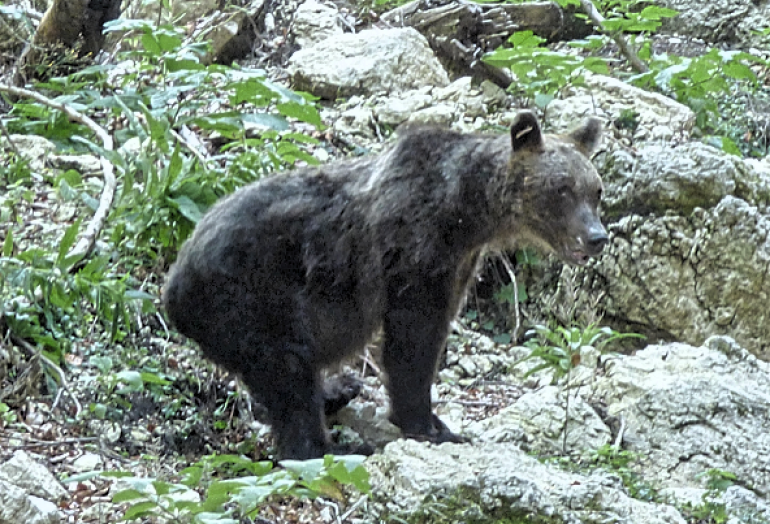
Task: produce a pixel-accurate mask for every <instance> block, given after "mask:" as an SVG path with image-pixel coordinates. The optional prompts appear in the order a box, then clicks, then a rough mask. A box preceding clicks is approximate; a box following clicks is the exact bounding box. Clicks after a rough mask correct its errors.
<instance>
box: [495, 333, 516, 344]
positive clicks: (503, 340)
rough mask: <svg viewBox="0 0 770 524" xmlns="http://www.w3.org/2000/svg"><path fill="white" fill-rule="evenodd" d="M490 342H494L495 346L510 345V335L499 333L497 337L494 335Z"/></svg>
mask: <svg viewBox="0 0 770 524" xmlns="http://www.w3.org/2000/svg"><path fill="white" fill-rule="evenodd" d="M492 340H494V341H495V343H496V344H510V343H511V334H510V333H500V334H498V335H495V336H494V338H492Z"/></svg>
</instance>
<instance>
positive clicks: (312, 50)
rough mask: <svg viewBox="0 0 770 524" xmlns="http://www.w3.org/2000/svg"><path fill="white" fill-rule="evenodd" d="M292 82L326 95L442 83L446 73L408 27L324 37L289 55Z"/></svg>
mask: <svg viewBox="0 0 770 524" xmlns="http://www.w3.org/2000/svg"><path fill="white" fill-rule="evenodd" d="M289 73H290V74H291V76H292V79H293V82H294V87H295V88H297V89H300V90H304V91H309V92H311V93H313V94H315V95H317V96H320V97H322V98H326V99H331V100H333V99H336V98H339V97H346V96H351V95H356V94H363V95H367V94H374V93H378V92H386V93H389V92H398V91H403V90H407V89H416V88H419V87H422V86H446V85H447V84H449V77H448V76H447V73H446V71H445V70H444V68H443V67H442V66H441V64H440V63H439V61H438V59H437V58H436V56H435V55H434V54H433V51H432V50H431V49H430V47H429V46H428V41H427V40H425V37H424V36H422V35H421V34H420V33H418V32H417V31H416V30H415V29H412V28H411V27H407V28H403V29H386V30H382V31H380V30H373V29H372V30H366V31H361V32H360V33H357V34H349V33H346V34H342V35H336V36H332V37H330V38H327V39H325V40H323V41H321V42H318V43H317V44H315V45H313V46H311V47H308V48H305V49H301V50H299V51H297V52H296V53H294V55H292V57H291V59H290V60H289Z"/></svg>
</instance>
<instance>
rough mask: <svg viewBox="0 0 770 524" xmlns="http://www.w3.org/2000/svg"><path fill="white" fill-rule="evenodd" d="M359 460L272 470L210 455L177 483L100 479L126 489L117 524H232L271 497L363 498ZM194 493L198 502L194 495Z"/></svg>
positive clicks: (364, 475) (119, 497)
mask: <svg viewBox="0 0 770 524" xmlns="http://www.w3.org/2000/svg"><path fill="white" fill-rule="evenodd" d="M363 459H364V457H362V456H357V455H350V456H344V457H333V456H332V455H327V456H325V457H324V458H322V459H312V460H305V461H293V460H287V461H283V462H282V463H281V465H282V466H283V468H282V469H276V468H275V467H274V465H273V463H272V462H270V461H260V462H254V461H251V460H249V459H247V458H245V457H241V456H237V455H218V456H217V455H212V456H208V457H204V458H203V459H202V460H201V461H199V462H198V463H196V464H195V465H193V466H191V467H188V468H185V469H184V470H183V471H182V472H181V474H182V480H181V481H180V482H179V483H171V482H166V481H162V480H156V479H149V478H136V477H130V476H126V475H124V474H122V473H114V472H113V473H103V475H104V476H112V477H121V478H122V480H121V481H122V482H123V483H124V484H127V485H128V486H129V487H128V488H126V489H123V490H121V491H119V492H117V493H116V494H115V496H114V497H113V502H115V503H123V502H127V503H130V506H129V507H128V509H127V510H126V512H125V514H124V516H123V520H140V519H146V518H149V517H162V518H165V519H167V520H169V521H171V522H177V523H194V524H210V523H219V524H237V523H238V522H241V521H242V520H241V519H243V518H251V519H253V518H255V517H256V515H257V513H258V512H259V508H260V506H261V504H263V503H264V502H265V501H266V500H268V499H269V498H270V497H274V496H294V497H300V498H310V499H313V498H316V497H319V496H324V497H328V498H335V499H338V500H343V499H344V494H343V492H342V487H343V486H351V487H353V488H355V489H356V490H358V491H360V492H362V493H369V491H370V486H369V474H368V472H367V471H366V469H365V468H364V467H363V466H362V465H361V463H362V461H363ZM220 476H232V478H226V479H220V478H218V477H220ZM75 480H79V479H75ZM69 481H74V480H73V479H69ZM199 491H202V492H203V497H199V496H198V492H199Z"/></svg>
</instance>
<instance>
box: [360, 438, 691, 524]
mask: <svg viewBox="0 0 770 524" xmlns="http://www.w3.org/2000/svg"><path fill="white" fill-rule="evenodd" d="M367 469H368V470H369V472H370V475H371V482H372V486H373V487H374V488H373V494H372V495H373V501H374V503H373V504H372V507H371V510H370V513H369V514H368V515H367V516H366V517H365V519H364V522H366V523H374V522H386V521H388V520H389V519H392V520H399V521H402V522H431V521H433V519H435V513H434V512H436V511H440V513H441V515H442V520H441V521H442V522H446V523H453V524H454V523H457V524H460V523H465V522H503V521H505V522H518V521H520V520H521V521H524V520H526V522H533V523H537V522H541V523H545V522H564V523H570V524H578V523H582V522H623V523H628V524H631V523H640V522H644V523H645V524H663V523H667V524H674V523H676V524H684V522H685V521H684V519H683V518H682V517H681V515H680V514H679V512H678V511H676V510H675V509H674V508H672V507H670V506H667V505H664V504H653V503H648V502H642V501H639V500H636V499H633V498H631V497H629V496H628V495H627V494H626V493H625V491H624V489H623V487H622V485H621V484H620V482H619V480H618V479H617V478H616V477H612V476H609V475H606V474H602V473H594V474H592V475H590V476H587V475H579V474H574V473H568V472H565V471H561V470H558V469H556V468H554V467H552V466H548V465H545V464H541V463H540V462H538V461H537V460H536V459H535V458H533V457H530V456H528V455H526V454H525V453H524V452H523V451H521V450H520V449H519V448H518V447H517V446H515V445H512V444H498V443H483V444H478V445H468V444H442V445H440V446H434V445H430V444H426V443H420V442H415V441H413V440H399V441H396V442H394V443H391V444H389V445H388V446H386V448H385V450H384V452H383V453H382V455H375V456H373V457H372V458H371V459H369V460H368V461H367ZM401 519H403V520H401Z"/></svg>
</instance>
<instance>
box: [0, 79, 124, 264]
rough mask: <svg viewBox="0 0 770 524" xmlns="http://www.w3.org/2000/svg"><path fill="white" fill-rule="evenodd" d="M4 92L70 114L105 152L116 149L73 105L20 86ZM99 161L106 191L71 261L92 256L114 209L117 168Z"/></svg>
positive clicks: (5, 87) (2, 90) (3, 87)
mask: <svg viewBox="0 0 770 524" xmlns="http://www.w3.org/2000/svg"><path fill="white" fill-rule="evenodd" d="M0 93H9V94H11V95H13V96H17V97H24V98H31V99H33V100H35V101H36V102H39V103H41V104H43V105H45V106H48V107H50V108H52V109H57V110H59V111H61V112H63V113H64V114H65V115H67V117H69V118H71V119H72V120H75V121H76V122H79V123H81V124H83V125H84V126H86V127H87V128H88V129H90V130H91V131H93V132H94V134H96V135H97V136H98V137H99V139H100V140H101V141H102V144H103V146H104V149H106V150H107V151H112V150H113V149H114V145H113V142H112V137H111V136H110V135H109V134H108V133H107V131H105V130H104V129H103V128H102V127H101V126H99V124H97V123H96V122H94V121H93V120H92V119H91V118H89V117H88V116H86V115H84V114H82V113H80V112H78V111H75V110H74V109H72V108H71V107H69V106H66V105H64V104H62V103H60V102H56V101H54V100H51V99H50V98H48V97H46V96H43V95H41V94H40V93H36V92H34V91H30V90H28V89H22V88H20V87H13V86H9V85H3V84H0ZM99 160H100V161H101V164H102V172H103V173H104V189H103V190H102V195H101V197H100V198H99V206H98V207H97V208H96V212H95V213H94V216H93V217H92V218H91V221H90V222H89V223H88V226H87V227H86V230H85V232H83V234H82V235H81V236H80V240H78V242H77V244H75V246H74V247H73V248H72V249H71V250H70V252H69V253H67V257H68V258H70V257H76V256H79V257H81V258H85V257H86V256H88V254H89V253H90V252H91V250H92V249H93V247H94V244H95V243H96V238H97V237H98V236H99V233H100V232H101V230H102V228H103V227H104V222H105V221H106V220H107V214H108V213H109V211H110V208H111V207H112V202H113V200H114V197H115V186H116V184H117V181H116V180H115V174H114V166H113V165H112V163H111V162H110V161H108V160H107V159H106V158H104V157H103V156H102V157H100V158H99Z"/></svg>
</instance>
